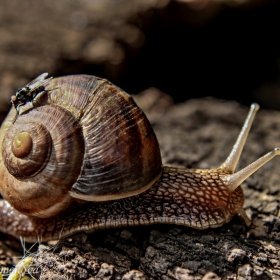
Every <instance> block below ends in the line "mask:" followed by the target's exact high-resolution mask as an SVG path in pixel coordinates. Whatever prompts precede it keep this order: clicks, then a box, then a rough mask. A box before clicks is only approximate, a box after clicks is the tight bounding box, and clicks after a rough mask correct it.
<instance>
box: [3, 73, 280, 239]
mask: <svg viewBox="0 0 280 280" xmlns="http://www.w3.org/2000/svg"><path fill="white" fill-rule="evenodd" d="M42 75H43V74H42ZM42 75H40V76H39V77H41V78H42V77H43V80H40V83H43V87H42V86H41V88H40V93H39V94H38V95H37V92H36V96H35V98H36V99H35V98H34V100H33V99H32V100H28V102H32V106H31V107H30V104H25V103H24V102H22V103H21V104H20V105H21V108H20V109H21V112H22V113H21V114H19V115H18V116H17V118H16V120H15V121H14V119H15V116H16V115H17V114H18V110H17V109H18V108H16V106H14V107H12V109H11V111H10V113H9V114H8V116H7V118H6V120H5V121H4V122H3V124H2V127H1V131H0V141H1V143H2V147H1V153H0V174H1V178H0V192H1V194H2V196H3V197H4V198H5V200H0V209H1V212H2V214H1V215H0V230H1V231H3V232H6V233H9V234H12V235H14V236H17V237H19V236H22V237H25V239H26V240H27V241H34V240H36V239H37V237H38V236H39V237H40V238H41V239H42V240H49V239H56V238H58V237H64V236H68V235H70V234H73V233H75V232H77V231H93V230H96V229H101V228H110V227H120V226H129V225H141V224H143V225H146V224H153V223H173V224H179V225H186V226H189V227H192V228H196V229H206V228H209V227H218V226H221V225H223V224H224V223H227V222H229V221H230V220H231V219H232V217H233V216H234V215H236V214H241V215H242V216H243V217H244V219H245V221H246V222H247V223H248V224H249V222H250V221H249V219H248V218H247V216H246V214H245V212H244V210H243V203H244V195H243V192H242V189H241V188H240V184H241V183H242V182H243V181H244V180H245V179H246V178H247V177H249V176H250V174H252V173H253V172H255V171H256V170H257V169H258V168H259V167H260V166H262V165H263V164H264V163H266V162H267V161H269V160H270V159H271V158H273V157H274V156H275V155H278V154H279V149H278V148H276V149H274V150H273V151H272V152H270V153H268V154H266V155H265V156H263V157H262V158H260V159H259V160H257V161H256V162H254V163H252V164H251V165H249V166H248V167H246V168H244V169H243V170H241V171H239V172H237V173H234V169H235V167H236V164H237V161H238V159H239V156H240V154H241V151H242V148H243V146H244V143H245V140H246V137H247V135H248V132H249V129H250V126H251V124H252V121H253V118H254V115H255V113H256V111H257V110H258V105H256V104H253V105H252V106H251V110H250V112H249V115H248V117H247V119H246V121H245V124H244V126H243V128H242V130H241V133H240V135H239V137H238V139H237V142H236V144H235V146H234V148H233V150H232V152H231V153H230V155H229V157H228V158H227V160H226V161H225V162H224V163H223V164H222V165H221V166H220V167H219V168H216V169H210V170H200V169H187V168H172V167H167V166H162V163H161V156H160V150H159V145H158V141H157V138H156V135H155V133H154V132H153V130H152V128H151V125H150V123H149V121H148V120H147V118H146V116H145V114H144V113H143V112H142V111H141V109H139V108H138V106H137V105H136V104H135V103H134V101H133V99H132V98H131V97H130V96H129V95H128V94H126V93H125V92H123V91H122V90H121V89H119V88H117V87H116V86H114V85H112V84H111V83H110V82H108V81H107V80H103V79H100V78H97V77H94V76H87V75H77V76H66V77H61V78H55V79H50V78H49V79H47V80H44V79H45V78H46V75H44V76H42ZM35 80H36V79H35ZM25 106H29V107H28V109H26V110H25ZM86 202H87V203H86Z"/></svg>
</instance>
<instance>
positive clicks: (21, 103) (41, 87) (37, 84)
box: [11, 73, 52, 123]
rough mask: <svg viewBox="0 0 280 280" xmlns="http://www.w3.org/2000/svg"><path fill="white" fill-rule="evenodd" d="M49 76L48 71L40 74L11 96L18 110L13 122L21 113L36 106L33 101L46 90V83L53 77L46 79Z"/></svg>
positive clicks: (12, 102)
mask: <svg viewBox="0 0 280 280" xmlns="http://www.w3.org/2000/svg"><path fill="white" fill-rule="evenodd" d="M47 76H48V73H43V74H41V75H39V76H38V77H37V78H36V79H34V80H33V81H31V82H30V83H28V84H27V85H25V86H24V87H21V88H19V89H18V90H17V91H16V93H15V95H13V96H12V97H11V104H12V105H13V106H14V107H15V109H16V110H17V114H16V116H15V118H14V120H13V123H14V122H15V121H16V119H17V117H18V116H19V115H21V114H23V113H24V112H26V111H28V110H30V109H32V108H33V107H34V104H33V102H34V101H35V100H36V99H37V98H39V97H40V96H41V95H42V94H43V93H44V92H45V91H46V90H45V85H46V84H47V83H48V82H49V81H50V80H51V79H52V77H49V78H48V79H46V77H47ZM25 105H28V106H25Z"/></svg>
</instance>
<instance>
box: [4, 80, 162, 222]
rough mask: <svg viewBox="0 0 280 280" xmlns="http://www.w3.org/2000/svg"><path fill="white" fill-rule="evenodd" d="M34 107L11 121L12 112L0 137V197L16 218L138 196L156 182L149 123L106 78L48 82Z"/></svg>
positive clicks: (158, 167) (157, 152)
mask: <svg viewBox="0 0 280 280" xmlns="http://www.w3.org/2000/svg"><path fill="white" fill-rule="evenodd" d="M36 102H37V103H36V104H35V105H34V108H33V109H31V110H28V111H26V112H25V113H23V114H22V115H20V116H18V117H17V119H16V121H15V122H14V123H13V120H14V119H15V115H16V110H15V109H12V110H11V111H10V113H9V115H8V116H7V118H6V120H5V121H4V123H3V124H2V128H1V133H0V141H1V143H2V147H1V149H2V150H1V153H0V174H1V178H0V192H1V194H2V195H3V197H4V198H5V199H7V200H9V202H10V204H11V205H12V206H13V207H14V208H15V209H17V210H18V211H20V212H21V213H23V214H25V215H29V216H39V217H44V218H45V217H51V216H54V215H56V214H58V213H59V212H61V211H63V210H64V209H66V208H67V207H69V205H71V204H72V203H73V201H75V200H77V201H108V200H114V199H117V198H124V197H128V196H132V195H135V194H139V193H141V192H143V191H145V190H146V189H148V188H149V187H150V186H151V185H153V184H154V183H155V182H156V181H157V180H158V178H159V177H160V175H161V172H162V171H161V170H162V163H161V157H160V150H159V145H158V141H157V138H156V136H155V134H154V132H153V130H152V128H151V126H150V123H149V121H148V120H147V118H146V116H145V114H144V113H143V112H142V111H141V110H140V109H139V108H138V107H137V105H136V104H135V102H134V101H133V99H132V98H131V97H130V96H129V95H128V94H126V93H125V92H123V91H122V90H121V89H119V88H117V87H116V86H113V85H112V84H111V83H109V82H108V81H107V80H103V79H100V78H97V77H94V76H87V75H79V76H68V77H61V78H56V79H52V80H50V81H49V82H48V83H47V84H46V85H45V93H44V94H42V95H41V97H40V99H39V100H36ZM151 166H152V168H151Z"/></svg>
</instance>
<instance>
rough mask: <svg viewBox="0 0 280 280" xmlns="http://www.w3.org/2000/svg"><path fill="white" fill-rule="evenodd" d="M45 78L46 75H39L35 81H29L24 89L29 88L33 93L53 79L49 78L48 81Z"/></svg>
mask: <svg viewBox="0 0 280 280" xmlns="http://www.w3.org/2000/svg"><path fill="white" fill-rule="evenodd" d="M47 76H48V73H43V74H41V75H40V76H38V77H37V78H36V79H34V80H33V81H31V82H30V83H29V84H27V85H26V87H29V89H30V91H33V90H35V89H37V88H38V87H40V86H45V85H46V84H47V83H48V82H49V81H50V80H51V79H52V78H53V77H49V78H48V79H46V77H47Z"/></svg>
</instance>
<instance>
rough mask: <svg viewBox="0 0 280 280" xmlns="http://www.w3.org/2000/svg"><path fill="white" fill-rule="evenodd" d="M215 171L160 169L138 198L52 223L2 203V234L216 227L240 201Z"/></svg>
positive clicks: (94, 206)
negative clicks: (161, 226) (163, 226)
mask: <svg viewBox="0 0 280 280" xmlns="http://www.w3.org/2000/svg"><path fill="white" fill-rule="evenodd" d="M223 174H225V173H224V172H222V173H220V172H219V170H216V169H215V170H208V171H205V170H195V169H177V168H169V167H164V168H163V173H162V176H161V178H160V180H159V181H158V182H157V183H156V184H155V185H154V186H153V187H151V188H150V189H148V190H147V191H145V192H144V193H142V194H139V195H136V196H132V197H128V198H123V199H120V200H116V201H110V202H107V203H102V204H98V203H87V204H84V205H81V206H79V207H77V208H76V209H73V210H72V211H71V212H70V213H65V214H62V215H58V216H56V217H53V218H50V219H36V218H30V217H28V216H25V215H22V214H20V213H19V212H17V211H16V210H14V209H13V208H12V207H11V206H10V204H9V203H8V202H7V201H4V200H2V201H0V209H1V212H2V215H1V216H0V231H2V232H5V233H9V234H11V235H14V236H16V237H19V236H22V237H24V238H25V240H26V241H30V242H35V241H37V240H38V239H39V240H41V241H44V240H51V239H58V238H63V237H66V236H69V235H71V234H74V233H76V232H79V231H86V232H92V231H95V230H99V229H105V228H106V229H107V228H116V227H125V226H137V225H151V224H160V223H165V224H177V225H184V226H188V227H192V228H195V229H206V228H215V227H219V226H221V225H223V224H224V223H227V222H229V221H230V220H231V218H232V217H233V216H234V215H235V214H236V213H238V212H239V211H240V209H241V208H242V206H243V202H244V198H243V192H242V190H241V188H240V187H238V188H237V189H235V190H234V191H233V192H229V191H228V189H227V188H226V187H225V186H224V185H223V182H222V180H221V179H220V176H221V175H223Z"/></svg>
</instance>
